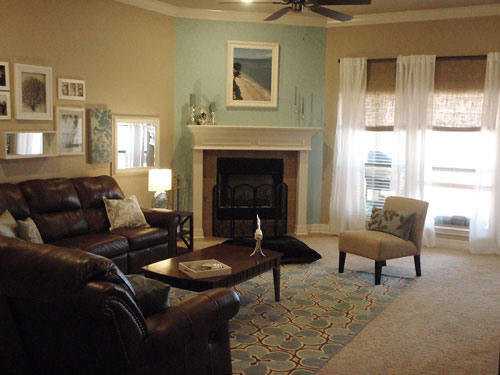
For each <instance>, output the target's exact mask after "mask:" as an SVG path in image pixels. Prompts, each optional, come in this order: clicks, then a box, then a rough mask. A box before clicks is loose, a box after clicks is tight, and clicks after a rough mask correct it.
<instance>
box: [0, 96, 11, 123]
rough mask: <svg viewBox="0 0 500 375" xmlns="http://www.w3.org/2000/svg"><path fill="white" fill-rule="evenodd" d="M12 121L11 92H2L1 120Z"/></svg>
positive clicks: (0, 104)
mask: <svg viewBox="0 0 500 375" xmlns="http://www.w3.org/2000/svg"><path fill="white" fill-rule="evenodd" d="M10 119H11V114H10V91H0V120H10Z"/></svg>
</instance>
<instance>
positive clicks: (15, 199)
mask: <svg viewBox="0 0 500 375" xmlns="http://www.w3.org/2000/svg"><path fill="white" fill-rule="evenodd" d="M5 210H9V212H10V213H11V214H12V216H13V217H14V219H16V220H22V219H25V218H27V217H28V216H30V214H31V213H30V209H29V207H28V203H27V202H26V200H25V199H24V197H23V193H22V191H21V189H19V186H17V185H15V184H8V183H6V184H0V212H4V211H5Z"/></svg>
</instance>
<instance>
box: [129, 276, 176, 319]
mask: <svg viewBox="0 0 500 375" xmlns="http://www.w3.org/2000/svg"><path fill="white" fill-rule="evenodd" d="M125 276H126V277H127V279H128V281H129V282H130V284H132V287H133V288H134V292H135V299H136V301H137V305H138V306H139V308H140V309H141V310H142V313H143V314H144V316H146V317H147V316H150V315H153V314H155V313H159V312H161V311H163V310H165V309H166V308H168V307H169V300H168V292H169V291H170V285H168V284H165V283H162V282H161V281H158V280H153V279H150V278H147V277H144V276H142V275H134V274H131V275H125Z"/></svg>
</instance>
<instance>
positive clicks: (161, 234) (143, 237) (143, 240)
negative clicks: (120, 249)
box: [111, 227, 168, 250]
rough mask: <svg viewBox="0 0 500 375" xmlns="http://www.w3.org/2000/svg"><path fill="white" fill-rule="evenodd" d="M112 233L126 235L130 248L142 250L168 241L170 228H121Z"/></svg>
mask: <svg viewBox="0 0 500 375" xmlns="http://www.w3.org/2000/svg"><path fill="white" fill-rule="evenodd" d="M111 233H112V234H118V235H120V236H124V237H126V238H127V240H128V245H129V248H130V250H140V249H145V248H147V247H153V246H156V245H160V244H165V243H168V230H166V229H162V228H155V227H141V228H120V229H115V230H114V231H112V232H111Z"/></svg>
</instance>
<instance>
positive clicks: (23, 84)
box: [14, 64, 53, 120]
mask: <svg viewBox="0 0 500 375" xmlns="http://www.w3.org/2000/svg"><path fill="white" fill-rule="evenodd" d="M14 81H15V87H16V95H15V98H16V118H17V119H20V120H52V118H53V115H52V68H48V67H44V66H35V65H24V64H14Z"/></svg>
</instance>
